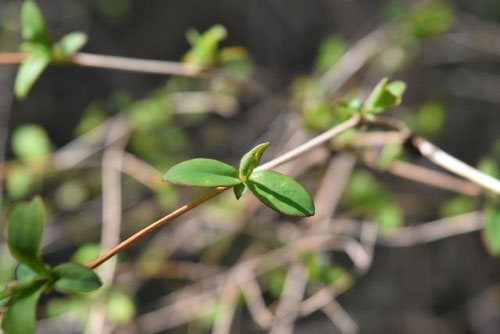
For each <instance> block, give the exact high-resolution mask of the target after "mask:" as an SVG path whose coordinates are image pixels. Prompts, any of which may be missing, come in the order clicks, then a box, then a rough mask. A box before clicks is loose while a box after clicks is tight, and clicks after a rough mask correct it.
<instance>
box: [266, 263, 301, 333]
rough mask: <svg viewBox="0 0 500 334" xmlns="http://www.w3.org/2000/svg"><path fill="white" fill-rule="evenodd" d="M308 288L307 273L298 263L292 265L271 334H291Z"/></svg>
mask: <svg viewBox="0 0 500 334" xmlns="http://www.w3.org/2000/svg"><path fill="white" fill-rule="evenodd" d="M306 286H307V272H306V270H305V268H304V267H303V266H302V265H300V264H299V263H297V262H294V263H292V264H291V265H290V269H289V270H288V273H287V276H286V279H285V285H284V287H283V292H282V293H281V298H280V303H279V304H278V307H277V309H276V318H275V319H274V322H273V326H272V327H271V331H270V333H271V334H291V333H292V332H293V324H294V322H295V319H296V318H297V316H298V315H299V307H300V305H301V304H300V302H301V301H302V298H303V295H304V291H305V288H306Z"/></svg>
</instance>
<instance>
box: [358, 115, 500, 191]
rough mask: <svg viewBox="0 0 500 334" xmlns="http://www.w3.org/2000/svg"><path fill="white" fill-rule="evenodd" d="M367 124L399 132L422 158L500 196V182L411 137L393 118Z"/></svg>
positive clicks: (404, 125) (402, 124) (430, 144)
mask: <svg viewBox="0 0 500 334" xmlns="http://www.w3.org/2000/svg"><path fill="white" fill-rule="evenodd" d="M366 123H367V124H370V125H374V126H381V127H384V128H387V129H391V130H396V131H400V132H401V135H402V137H403V138H408V139H409V142H410V143H411V144H412V145H413V146H414V147H415V148H416V149H417V150H418V151H419V152H420V154H422V156H423V157H425V158H426V159H428V160H430V161H431V162H433V163H435V164H436V165H438V166H440V167H442V168H444V169H446V170H448V171H450V172H452V173H454V174H456V175H458V176H461V177H462V178H464V179H466V180H469V181H471V182H474V183H475V184H477V185H479V186H481V187H482V188H484V189H487V190H490V191H492V192H494V193H496V194H500V181H499V180H497V179H495V178H494V177H492V176H489V175H487V174H484V173H483V172H481V171H479V170H478V169H476V168H474V167H472V166H469V165H467V164H466V163H464V162H463V161H460V160H458V159H457V158H455V157H453V156H451V155H450V154H448V153H446V152H445V151H443V150H441V149H440V148H439V147H437V146H436V145H434V144H432V143H431V142H429V141H428V140H426V139H424V138H422V137H419V136H415V135H412V133H411V131H410V130H409V129H408V127H407V126H406V124H405V123H403V122H402V121H399V120H397V119H393V118H384V117H379V118H377V119H376V120H373V121H366Z"/></svg>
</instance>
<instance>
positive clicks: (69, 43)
mask: <svg viewBox="0 0 500 334" xmlns="http://www.w3.org/2000/svg"><path fill="white" fill-rule="evenodd" d="M85 43H87V35H86V34H84V33H83V32H72V33H70V34H67V35H66V36H64V37H63V38H61V40H60V41H59V42H58V43H57V46H58V47H59V48H60V50H61V52H62V53H63V55H64V56H66V57H70V56H72V55H73V54H75V52H77V51H78V50H80V49H81V48H82V47H83V46H84V45H85Z"/></svg>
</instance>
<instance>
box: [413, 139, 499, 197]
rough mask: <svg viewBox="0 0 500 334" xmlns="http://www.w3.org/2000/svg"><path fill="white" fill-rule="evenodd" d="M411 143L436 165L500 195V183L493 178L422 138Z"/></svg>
mask: <svg viewBox="0 0 500 334" xmlns="http://www.w3.org/2000/svg"><path fill="white" fill-rule="evenodd" d="M411 142H412V144H413V146H415V148H417V149H418V150H419V152H420V153H421V154H422V155H423V156H424V157H426V158H427V159H429V160H430V161H432V162H433V163H435V164H436V165H438V166H441V167H443V168H445V169H447V170H449V171H450V172H452V173H455V174H456V175H459V176H461V177H463V178H464V179H467V180H469V181H471V182H474V183H476V184H478V185H480V186H481V187H483V188H484V189H488V190H490V191H492V192H494V193H496V194H498V195H500V181H499V180H497V179H495V178H494V177H492V176H489V175H487V174H484V173H483V172H481V171H479V170H477V169H475V168H474V167H471V166H469V165H467V164H466V163H464V162H462V161H460V160H458V159H457V158H455V157H453V156H451V155H449V154H448V153H446V152H445V151H443V150H441V149H440V148H438V147H437V146H435V145H434V144H432V143H431V142H429V141H427V140H425V139H424V138H421V137H413V138H412V139H411Z"/></svg>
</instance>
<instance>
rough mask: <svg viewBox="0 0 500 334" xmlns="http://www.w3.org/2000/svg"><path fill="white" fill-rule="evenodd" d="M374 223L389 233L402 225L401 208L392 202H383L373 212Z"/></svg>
mask: <svg viewBox="0 0 500 334" xmlns="http://www.w3.org/2000/svg"><path fill="white" fill-rule="evenodd" d="M374 220H375V223H376V224H377V225H378V226H379V227H380V228H381V229H382V230H385V231H391V230H394V229H396V228H398V227H400V226H401V225H402V224H403V212H402V211H401V208H400V207H399V206H398V205H396V204H395V203H392V202H384V203H383V204H382V205H380V206H379V207H378V208H377V209H376V210H375V215H374Z"/></svg>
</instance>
